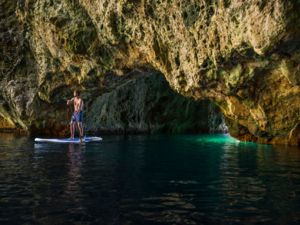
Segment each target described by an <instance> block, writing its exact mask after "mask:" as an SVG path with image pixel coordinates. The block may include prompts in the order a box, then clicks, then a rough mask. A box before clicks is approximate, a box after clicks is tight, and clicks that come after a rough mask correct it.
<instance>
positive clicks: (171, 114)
mask: <svg viewBox="0 0 300 225" xmlns="http://www.w3.org/2000/svg"><path fill="white" fill-rule="evenodd" d="M105 80H106V82H105V86H106V87H111V90H110V91H107V92H105V93H104V94H102V95H100V96H99V97H97V98H95V99H93V100H92V101H90V104H88V106H87V110H86V111H87V114H86V116H85V117H86V130H87V131H90V132H93V133H97V132H100V133H102V134H103V133H141V132H145V133H156V132H166V133H186V132H188V133H208V132H224V127H223V125H224V123H223V121H222V115H221V113H220V112H219V110H217V109H216V108H214V106H213V104H212V103H210V102H209V101H198V102H197V101H194V100H193V99H190V98H185V97H183V96H181V95H179V94H177V93H175V92H174V91H172V90H171V89H170V88H169V85H168V83H167V81H166V80H165V78H164V77H163V75H162V74H160V73H154V72H152V71H151V72H145V71H141V70H137V69H136V70H134V71H131V72H130V73H128V74H126V75H123V76H122V77H116V76H113V75H111V74H110V75H107V76H105ZM211 108H212V110H211ZM214 117H215V118H214Z"/></svg>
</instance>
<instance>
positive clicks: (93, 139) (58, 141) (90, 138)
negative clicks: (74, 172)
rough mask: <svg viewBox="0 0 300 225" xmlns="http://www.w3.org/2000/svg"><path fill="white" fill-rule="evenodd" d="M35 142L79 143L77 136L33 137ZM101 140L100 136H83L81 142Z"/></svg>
mask: <svg viewBox="0 0 300 225" xmlns="http://www.w3.org/2000/svg"><path fill="white" fill-rule="evenodd" d="M34 141H35V142H51V143H81V142H80V139H79V138H74V139H71V138H35V139H34ZM97 141H102V138H101V137H85V138H83V139H82V142H83V143H87V142H97Z"/></svg>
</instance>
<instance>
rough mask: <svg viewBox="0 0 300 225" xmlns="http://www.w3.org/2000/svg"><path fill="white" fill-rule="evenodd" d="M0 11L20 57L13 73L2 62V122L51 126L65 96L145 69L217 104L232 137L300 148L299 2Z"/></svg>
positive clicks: (74, 4)
mask: <svg viewBox="0 0 300 225" xmlns="http://www.w3.org/2000/svg"><path fill="white" fill-rule="evenodd" d="M1 6H2V7H6V8H9V10H6V12H9V11H11V13H10V14H8V15H5V16H3V15H1V23H4V24H5V26H6V28H7V29H8V28H10V27H12V26H13V27H14V29H13V31H12V32H13V34H14V35H13V37H15V38H16V44H15V45H16V46H18V48H17V49H18V51H19V52H18V54H17V53H15V54H17V55H18V57H19V56H21V57H22V60H21V61H20V62H19V64H17V62H18V61H17V62H16V66H15V67H13V65H14V64H13V63H9V62H8V61H9V60H7V59H5V60H6V61H5V60H1V61H2V65H4V67H5V68H10V67H11V68H10V70H9V69H6V70H5V71H4V72H3V73H2V80H1V86H2V87H6V90H4V91H2V100H1V99H0V101H1V102H2V107H1V115H3V116H4V117H5V118H7V119H8V120H10V121H12V122H13V123H14V124H19V125H21V126H22V127H30V126H35V127H36V126H37V125H36V122H35V121H37V120H39V118H46V117H47V118H48V120H47V121H48V122H47V123H49V125H53V126H55V118H57V116H58V115H55V113H57V107H59V104H61V98H63V97H65V96H67V94H68V88H69V87H75V86H80V87H81V89H82V90H88V92H89V93H92V95H91V96H95V95H94V94H95V93H96V94H97V93H99V92H101V90H103V89H105V75H106V74H110V73H112V74H115V75H118V76H122V75H124V74H126V73H127V72H128V71H130V70H132V69H133V68H138V67H141V66H147V67H148V68H151V69H152V70H157V71H160V72H161V73H163V74H164V75H165V77H166V79H167V81H168V82H169V84H170V86H171V87H172V88H173V89H174V90H176V91H177V92H178V93H180V94H181V95H184V96H187V97H193V98H194V99H196V100H201V99H205V98H209V99H211V100H213V101H214V102H215V103H217V104H218V105H219V107H220V108H221V110H222V112H223V114H224V115H225V117H226V120H227V124H228V125H229V129H230V132H231V134H232V135H234V136H235V137H238V138H240V139H243V140H253V141H258V142H264V143H265V142H268V143H289V144H294V145H297V144H299V140H300V137H299V133H300V123H299V121H300V120H299V118H300V66H299V62H300V41H299V40H300V20H299V13H298V12H299V10H300V3H299V1H293V0H289V1H286V0H270V1H264V0H251V1H245V2H242V1H240V0H231V1H227V0H218V1H217V0H215V1H214V0H204V1H196V0H188V1H179V0H170V1H152V0H127V1H126V0H123V1H118V0H115V1H113V0H110V1H106V0H103V1H99V0H48V1H46V0H20V1H18V2H17V1H16V2H15V3H13V2H10V1H8V0H7V1H6V2H5V3H1ZM16 8H17V10H16ZM14 11H17V15H18V17H15V16H14V14H13V12H14ZM17 19H18V20H17ZM10 20H11V21H12V22H11V23H8V22H7V21H10ZM5 32H7V31H5ZM17 33H18V35H16V34H17ZM3 34H4V31H3V30H1V35H3ZM5 35H8V33H5ZM2 42H5V41H4V40H2ZM4 46H10V44H7V43H6V42H5V45H4ZM3 52H5V51H3ZM18 57H12V59H13V60H14V59H15V60H16V59H18ZM3 62H4V63H3ZM9 71H12V72H9ZM24 87H26V88H25V90H24ZM24 102H25V103H24ZM49 105H53V107H52V108H50V109H49ZM51 121H52V122H51ZM52 123H53V124H52ZM34 124H35V125H34ZM57 129H59V128H57Z"/></svg>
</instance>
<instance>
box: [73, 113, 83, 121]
mask: <svg viewBox="0 0 300 225" xmlns="http://www.w3.org/2000/svg"><path fill="white" fill-rule="evenodd" d="M82 118H83V112H82V111H80V112H79V113H76V112H74V113H73V115H72V117H71V123H75V122H76V123H82Z"/></svg>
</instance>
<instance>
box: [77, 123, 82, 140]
mask: <svg viewBox="0 0 300 225" xmlns="http://www.w3.org/2000/svg"><path fill="white" fill-rule="evenodd" d="M77 125H78V129H79V134H80V137H83V127H82V122H78V123H77Z"/></svg>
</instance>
